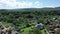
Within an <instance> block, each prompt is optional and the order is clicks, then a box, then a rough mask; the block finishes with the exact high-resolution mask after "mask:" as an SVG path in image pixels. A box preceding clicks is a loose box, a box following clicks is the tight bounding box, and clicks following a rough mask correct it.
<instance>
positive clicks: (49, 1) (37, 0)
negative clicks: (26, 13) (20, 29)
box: [0, 0, 60, 9]
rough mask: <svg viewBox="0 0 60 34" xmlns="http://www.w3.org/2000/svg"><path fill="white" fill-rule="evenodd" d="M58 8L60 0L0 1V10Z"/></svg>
mask: <svg viewBox="0 0 60 34" xmlns="http://www.w3.org/2000/svg"><path fill="white" fill-rule="evenodd" d="M43 7H60V0H0V9H16V8H43Z"/></svg>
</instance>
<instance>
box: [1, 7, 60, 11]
mask: <svg viewBox="0 0 60 34" xmlns="http://www.w3.org/2000/svg"><path fill="white" fill-rule="evenodd" d="M6 10H8V11H42V10H44V11H48V10H60V7H55V8H51V7H45V8H22V9H0V11H6Z"/></svg>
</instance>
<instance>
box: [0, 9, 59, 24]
mask: <svg viewBox="0 0 60 34" xmlns="http://www.w3.org/2000/svg"><path fill="white" fill-rule="evenodd" d="M47 15H58V16H59V15H60V10H41V9H39V10H38V9H36V10H20V11H19V10H18V11H16V10H5V9H3V10H0V22H8V23H12V24H14V25H20V24H29V23H32V22H35V21H40V22H42V21H43V19H41V18H42V16H47Z"/></svg>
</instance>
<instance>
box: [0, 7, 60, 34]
mask: <svg viewBox="0 0 60 34" xmlns="http://www.w3.org/2000/svg"><path fill="white" fill-rule="evenodd" d="M0 22H1V24H0V30H3V32H5V33H6V32H8V33H9V34H11V32H12V31H13V30H17V31H18V32H19V33H20V34H60V8H26V9H0ZM37 23H42V24H43V26H41V27H43V28H42V29H41V28H40V29H39V28H38V27H35V25H36V24H37ZM9 27H10V29H5V30H6V31H5V30H4V28H9Z"/></svg>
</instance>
